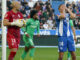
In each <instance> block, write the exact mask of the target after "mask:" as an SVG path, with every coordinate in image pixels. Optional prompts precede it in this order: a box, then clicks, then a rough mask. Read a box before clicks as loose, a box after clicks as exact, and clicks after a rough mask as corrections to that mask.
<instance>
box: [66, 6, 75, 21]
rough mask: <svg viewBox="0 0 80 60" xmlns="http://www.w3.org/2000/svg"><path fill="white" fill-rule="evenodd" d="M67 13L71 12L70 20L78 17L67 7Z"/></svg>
mask: <svg viewBox="0 0 80 60" xmlns="http://www.w3.org/2000/svg"><path fill="white" fill-rule="evenodd" d="M66 11H68V12H69V14H70V18H72V19H73V18H75V17H76V15H75V14H74V13H72V11H71V10H70V9H68V8H67V7H66Z"/></svg>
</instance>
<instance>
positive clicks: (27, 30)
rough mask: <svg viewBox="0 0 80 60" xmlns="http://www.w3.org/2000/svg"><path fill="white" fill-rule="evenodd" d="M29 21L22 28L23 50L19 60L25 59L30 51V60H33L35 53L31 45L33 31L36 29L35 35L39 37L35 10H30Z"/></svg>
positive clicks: (32, 44)
mask: <svg viewBox="0 0 80 60" xmlns="http://www.w3.org/2000/svg"><path fill="white" fill-rule="evenodd" d="M30 17H31V18H30V19H28V20H27V21H26V26H25V27H24V28H22V30H23V31H24V36H23V41H24V42H25V49H24V52H23V54H22V56H21V60H24V58H25V57H26V55H27V53H28V52H29V51H30V60H33V56H34V52H35V47H34V43H33V35H34V31H35V29H37V35H38V36H40V35H39V25H40V23H39V20H38V15H37V11H36V10H31V12H30Z"/></svg>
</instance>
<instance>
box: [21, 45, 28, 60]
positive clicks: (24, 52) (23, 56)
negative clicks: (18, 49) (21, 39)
mask: <svg viewBox="0 0 80 60" xmlns="http://www.w3.org/2000/svg"><path fill="white" fill-rule="evenodd" d="M28 51H29V47H26V46H25V50H24V51H23V53H22V55H21V60H24V58H25V57H26V55H27V53H28Z"/></svg>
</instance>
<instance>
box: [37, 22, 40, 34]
mask: <svg viewBox="0 0 80 60" xmlns="http://www.w3.org/2000/svg"><path fill="white" fill-rule="evenodd" d="M39 32H40V23H38V26H37V33H38V34H39Z"/></svg>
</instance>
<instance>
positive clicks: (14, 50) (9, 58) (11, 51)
mask: <svg viewBox="0 0 80 60" xmlns="http://www.w3.org/2000/svg"><path fill="white" fill-rule="evenodd" d="M16 52H17V48H12V49H10V54H9V57H8V60H13V59H14V57H15V55H16Z"/></svg>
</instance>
